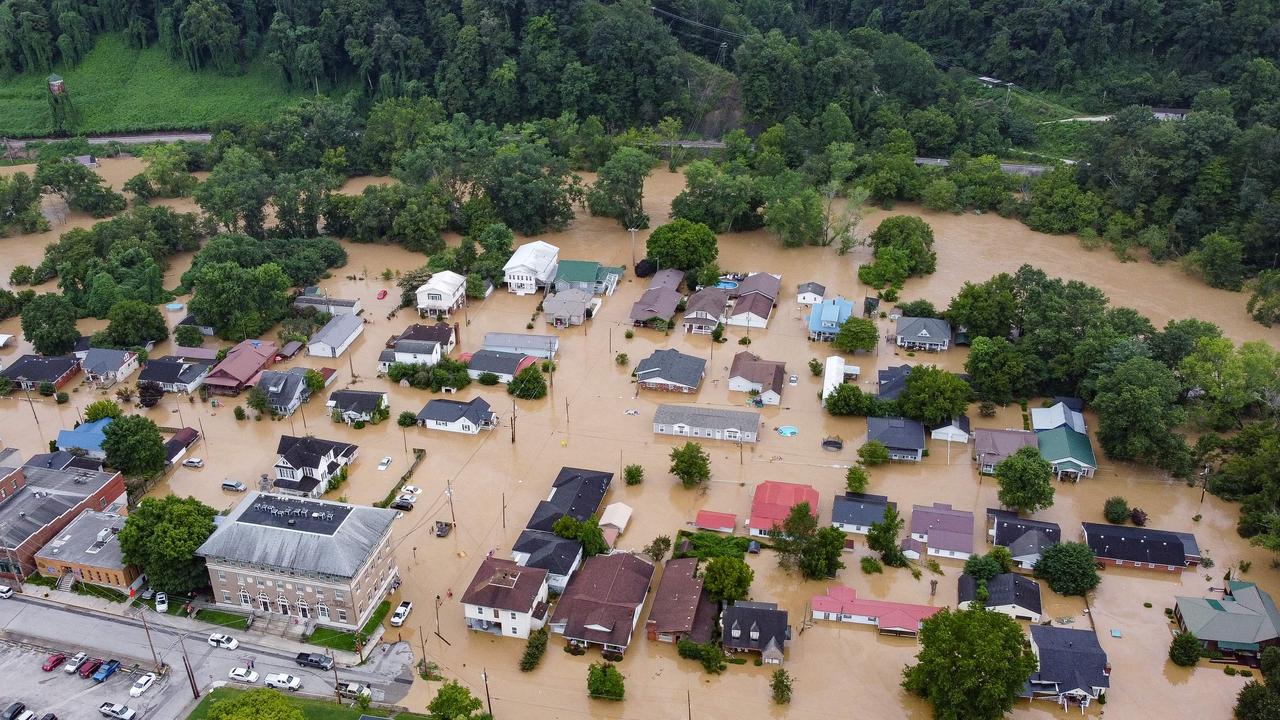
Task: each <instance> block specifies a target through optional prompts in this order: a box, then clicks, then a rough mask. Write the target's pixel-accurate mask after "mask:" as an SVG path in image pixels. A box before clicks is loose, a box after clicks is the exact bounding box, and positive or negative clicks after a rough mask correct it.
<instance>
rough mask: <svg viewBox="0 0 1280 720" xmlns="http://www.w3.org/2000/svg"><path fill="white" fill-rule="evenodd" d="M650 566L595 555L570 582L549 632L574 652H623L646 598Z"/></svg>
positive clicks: (623, 555)
mask: <svg viewBox="0 0 1280 720" xmlns="http://www.w3.org/2000/svg"><path fill="white" fill-rule="evenodd" d="M651 579H653V565H652V564H651V563H649V561H647V560H643V559H641V558H639V557H637V556H635V555H630V554H627V553H615V554H613V555H595V556H592V557H589V558H587V559H586V560H585V561H584V562H583V563H582V568H581V569H579V570H578V572H577V573H575V574H574V576H573V577H572V578H571V579H570V580H569V585H568V587H566V588H565V590H564V595H562V596H561V597H560V602H559V603H557V604H556V611H555V613H554V614H553V615H552V616H551V632H554V633H559V634H561V635H564V636H565V639H567V640H568V641H569V642H570V644H572V645H577V646H579V647H586V646H588V645H599V646H601V647H602V648H603V649H604V650H605V651H606V652H613V653H618V654H621V653H624V652H626V650H627V646H628V645H630V644H631V634H632V632H633V631H634V630H635V627H636V623H638V622H639V620H640V609H641V608H642V607H644V599H645V597H646V596H647V595H648V594H649V581H650V580H651Z"/></svg>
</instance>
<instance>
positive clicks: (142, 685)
mask: <svg viewBox="0 0 1280 720" xmlns="http://www.w3.org/2000/svg"><path fill="white" fill-rule="evenodd" d="M155 684H156V674H155V673H147V674H146V675H143V676H142V677H140V678H138V679H137V680H135V681H134V682H133V687H131V688H129V697H142V693H144V692H146V691H148V690H150V689H151V686H152V685H155Z"/></svg>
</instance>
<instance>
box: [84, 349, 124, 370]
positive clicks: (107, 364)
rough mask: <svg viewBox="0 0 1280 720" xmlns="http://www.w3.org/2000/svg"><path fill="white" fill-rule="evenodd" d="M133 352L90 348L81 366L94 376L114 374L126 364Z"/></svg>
mask: <svg viewBox="0 0 1280 720" xmlns="http://www.w3.org/2000/svg"><path fill="white" fill-rule="evenodd" d="M130 355H133V353H131V352H127V351H125V350H114V349H112V348H89V352H87V353H85V356H84V362H82V363H80V366H81V367H83V368H84V371H85V372H87V373H90V374H93V375H102V374H105V373H113V372H116V371H118V370H119V369H120V366H122V365H124V364H125V361H126V360H128V359H129V356H130Z"/></svg>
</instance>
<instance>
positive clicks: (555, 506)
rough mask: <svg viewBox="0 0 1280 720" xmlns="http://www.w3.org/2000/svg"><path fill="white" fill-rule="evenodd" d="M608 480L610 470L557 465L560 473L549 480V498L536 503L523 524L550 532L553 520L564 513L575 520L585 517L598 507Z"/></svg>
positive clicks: (610, 474)
mask: <svg viewBox="0 0 1280 720" xmlns="http://www.w3.org/2000/svg"><path fill="white" fill-rule="evenodd" d="M612 482H613V473H611V472H605V471H602V470H584V469H582V468H575V467H563V468H560V474H559V475H557V476H556V479H555V480H554V481H553V482H552V483H551V486H552V488H553V490H552V493H551V497H550V499H548V500H543V501H542V502H540V503H538V506H537V507H535V508H534V510H533V515H532V516H531V517H530V518H529V522H528V524H527V525H526V526H525V527H528V528H529V529H531V530H545V531H547V532H550V531H551V527H552V526H553V525H555V523H556V521H557V520H559V519H560V518H562V517H564V516H565V515H568V516H570V517H572V518H574V519H575V520H586V519H587V518H589V517H591V516H592V515H594V514H595V513H596V512H597V511H598V510H599V509H600V503H601V502H602V501H603V500H604V496H605V493H607V492H609V484H610V483H612Z"/></svg>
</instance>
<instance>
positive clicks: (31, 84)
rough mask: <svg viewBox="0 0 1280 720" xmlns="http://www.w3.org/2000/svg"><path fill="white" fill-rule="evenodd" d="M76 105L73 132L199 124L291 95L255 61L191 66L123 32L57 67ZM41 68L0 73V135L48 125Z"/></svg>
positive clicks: (276, 104) (261, 111) (251, 111)
mask: <svg viewBox="0 0 1280 720" xmlns="http://www.w3.org/2000/svg"><path fill="white" fill-rule="evenodd" d="M56 72H57V73H58V74H60V75H62V76H63V78H65V79H66V82H67V88H68V89H69V90H70V91H71V97H72V100H73V102H74V104H75V107H76V110H77V111H79V113H80V117H81V120H80V125H79V126H78V127H77V128H75V131H76V132H78V133H84V134H102V133H116V132H132V131H140V130H190V129H203V128H206V127H208V126H209V125H210V124H211V123H213V122H215V121H217V120H248V119H256V118H261V117H263V116H264V115H266V114H268V113H270V112H272V111H274V110H276V109H278V108H280V107H282V106H285V105H288V104H289V103H291V102H293V101H294V100H297V99H298V98H300V97H303V96H304V93H298V92H292V91H289V90H287V89H286V88H285V87H284V85H283V84H282V83H281V82H280V80H279V79H278V78H277V77H276V74H275V73H274V72H272V71H271V70H269V69H267V68H266V67H263V66H261V65H260V64H255V65H253V66H252V67H250V69H249V71H248V72H247V73H245V74H243V75H236V76H224V75H219V74H217V73H215V72H213V71H208V72H199V73H193V72H191V71H190V70H188V69H187V67H186V66H185V65H183V64H182V63H181V62H179V61H176V60H174V59H172V58H170V57H169V56H168V54H166V53H165V51H164V50H162V49H160V48H158V47H151V48H148V49H146V50H134V49H132V48H130V47H129V45H128V44H127V43H126V42H125V40H124V38H123V36H121V35H103V36H101V37H99V38H98V40H97V43H96V44H95V46H94V48H93V51H92V52H90V53H89V55H88V56H87V57H86V58H85V59H84V61H83V62H81V63H80V64H79V65H77V66H76V67H74V68H57V69H56ZM46 76H47V74H46V73H38V74H24V75H19V76H17V77H15V78H12V79H9V80H4V81H0V135H3V136H8V137H39V136H42V135H48V134H50V133H52V132H53V121H52V117H51V115H50V111H49V101H48V97H47V92H48V91H47V90H46V87H45V77H46Z"/></svg>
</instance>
